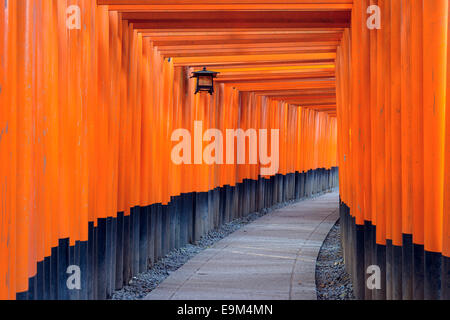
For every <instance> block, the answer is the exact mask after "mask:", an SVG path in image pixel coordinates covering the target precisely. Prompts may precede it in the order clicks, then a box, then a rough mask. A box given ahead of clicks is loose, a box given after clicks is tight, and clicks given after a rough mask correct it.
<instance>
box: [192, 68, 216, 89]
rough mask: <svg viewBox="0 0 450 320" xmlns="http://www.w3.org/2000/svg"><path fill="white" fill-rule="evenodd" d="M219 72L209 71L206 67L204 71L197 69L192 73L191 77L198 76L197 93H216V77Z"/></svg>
mask: <svg viewBox="0 0 450 320" xmlns="http://www.w3.org/2000/svg"><path fill="white" fill-rule="evenodd" d="M217 74H219V72H215V71H208V70H206V67H204V68H203V70H202V71H197V72H193V73H192V77H191V78H197V89H196V90H195V94H197V93H199V92H200V91H206V92H209V94H211V95H212V94H213V93H214V78H216V77H217Z"/></svg>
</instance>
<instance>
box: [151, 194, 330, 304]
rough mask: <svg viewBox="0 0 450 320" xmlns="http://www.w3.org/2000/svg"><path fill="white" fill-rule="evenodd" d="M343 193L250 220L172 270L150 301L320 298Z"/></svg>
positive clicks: (303, 202) (327, 195) (319, 198)
mask: <svg viewBox="0 0 450 320" xmlns="http://www.w3.org/2000/svg"><path fill="white" fill-rule="evenodd" d="M338 201H339V196H338V194H337V193H329V194H326V195H323V196H320V197H317V198H315V199H310V200H305V201H301V202H298V203H296V204H294V205H292V206H288V207H285V208H282V209H279V210H276V211H273V212H272V213H270V214H268V215H266V216H264V217H262V218H260V219H258V220H256V221H254V222H252V223H250V224H249V225H247V226H245V227H243V228H242V229H240V230H238V231H236V232H235V233H233V234H232V235H230V236H228V237H227V238H225V239H223V240H221V241H219V242H218V243H216V244H215V245H214V246H213V247H211V248H209V249H206V250H205V251H203V252H201V253H200V254H198V255H197V256H195V257H194V258H192V259H191V260H190V261H188V262H187V263H186V264H185V265H184V266H183V267H181V268H180V269H178V270H177V271H175V272H174V273H172V274H171V275H170V276H169V277H168V278H167V279H166V280H165V281H164V282H162V283H161V284H160V285H159V287H158V288H156V289H155V290H154V291H152V292H151V293H150V294H149V295H148V296H147V297H146V299H147V300H166V299H174V300H241V299H242V300H290V299H292V300H315V299H316V285H315V265H316V258H317V255H318V253H319V250H320V247H321V245H322V242H323V241H324V239H325V238H326V236H327V234H328V232H329V230H330V229H331V227H332V226H333V225H334V223H335V222H336V221H337V219H338V217H339V213H338Z"/></svg>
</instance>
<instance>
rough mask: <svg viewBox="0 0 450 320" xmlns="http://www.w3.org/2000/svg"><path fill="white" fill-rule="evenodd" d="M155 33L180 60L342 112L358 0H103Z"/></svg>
mask: <svg viewBox="0 0 450 320" xmlns="http://www.w3.org/2000/svg"><path fill="white" fill-rule="evenodd" d="M97 2H98V4H100V5H109V9H110V10H114V11H118V12H120V14H121V16H122V19H124V20H127V21H129V23H132V24H133V27H134V28H135V29H136V30H137V31H138V32H141V33H142V34H143V36H145V37H149V38H150V39H151V40H152V41H153V43H154V45H155V46H156V47H157V48H158V50H159V51H160V53H161V54H162V55H163V56H164V57H165V58H172V59H173V61H174V64H175V66H191V67H194V68H195V70H198V69H200V68H201V67H203V66H208V67H209V69H211V70H214V71H218V72H220V75H219V77H218V80H217V81H219V82H225V83H227V84H230V85H232V86H233V87H236V88H237V89H238V90H240V91H250V92H255V93H256V94H258V95H265V96H270V97H271V98H275V99H279V100H282V101H285V102H288V103H289V104H292V105H299V106H302V107H308V108H312V109H315V110H319V111H323V112H327V113H329V114H330V115H332V116H333V115H335V113H336V81H335V57H336V50H337V46H338V44H339V42H340V40H341V37H342V34H343V31H344V29H345V28H347V27H349V26H350V20H351V9H352V2H353V1H352V0H282V1H275V0H268V1H267V0H266V1H264V0H240V1H238V0H221V1H218V0H156V1H152V0H97Z"/></svg>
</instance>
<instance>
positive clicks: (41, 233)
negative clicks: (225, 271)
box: [0, 0, 450, 299]
mask: <svg viewBox="0 0 450 320" xmlns="http://www.w3.org/2000/svg"><path fill="white" fill-rule="evenodd" d="M371 5H376V6H377V7H370V8H368V7H369V6H371ZM73 6H76V7H73ZM77 8H79V9H80V10H77ZM448 10H449V3H448V0H395V1H394V0H392V1H391V0H378V1H377V0H370V1H369V0H354V1H352V0H320V1H313V0H284V1H282V3H281V2H277V1H263V0H246V1H236V0H222V1H213V0H186V1H183V0H164V1H162V0H161V1H159V0H154V1H149V0H148V1H146V0H97V1H92V0H58V1H44V0H41V1H39V0H14V1H11V0H6V1H0V298H1V299H104V298H107V297H108V296H110V295H111V293H112V292H113V291H114V290H115V289H119V288H121V287H122V286H123V285H124V284H126V283H128V281H129V280H130V279H131V277H132V276H133V275H135V274H137V273H139V272H142V271H144V270H146V269H147V267H148V266H149V265H151V264H152V263H154V262H155V261H156V260H157V259H159V258H161V257H162V256H164V255H165V254H166V253H168V252H169V251H170V250H172V249H174V248H179V247H181V246H184V245H185V244H187V243H189V242H195V241H196V240H198V239H199V238H200V237H201V236H202V235H204V234H205V233H206V232H208V231H209V230H211V229H214V228H216V227H218V226H219V225H221V224H223V223H227V222H229V221H231V220H232V219H235V218H238V217H242V216H245V215H247V214H248V213H250V212H254V211H258V210H262V209H263V208H267V207H271V206H273V205H275V204H277V203H280V202H284V201H287V200H292V199H300V198H304V197H311V196H312V195H313V194H318V193H322V192H326V191H329V190H331V189H333V188H335V187H337V186H338V185H339V188H340V197H341V202H340V214H341V226H342V227H341V228H342V242H343V246H344V256H345V262H346V267H347V270H348V271H349V273H350V274H351V278H352V282H353V284H354V288H355V294H356V296H357V297H358V298H360V299H412V298H413V299H423V298H425V299H439V298H443V299H449V298H450V267H449V266H450V260H449V257H450V219H449V218H450V183H448V182H450V112H447V114H445V109H446V105H447V104H448V103H449V101H450V99H446V96H447V91H448V90H449V88H450V80H449V81H447V78H448V76H449V74H450V72H449V70H450V69H449V68H448V67H450V64H448V63H447V61H448V59H449V57H450V54H448V52H447V43H448V36H449V34H448V32H447V30H448ZM449 53H450V52H449ZM203 66H206V67H207V68H208V70H213V71H217V72H220V74H219V75H218V77H217V79H216V81H215V93H214V94H213V95H209V94H208V93H199V94H194V92H195V79H191V78H190V76H191V74H192V72H193V71H198V70H200V69H202V68H203ZM196 121H197V122H196ZM200 121H201V124H202V126H201V129H200V130H201V131H200V142H199V143H198V142H197V143H198V144H197V145H195V143H194V146H192V154H194V151H195V150H194V148H200V152H201V150H202V148H204V149H205V150H206V148H207V146H208V145H209V143H210V141H208V139H204V140H205V141H203V142H202V139H201V134H202V132H206V130H207V129H209V128H217V129H219V130H221V132H225V130H226V129H237V128H241V129H243V130H247V129H252V128H253V129H255V130H258V131H259V132H262V131H261V130H262V129H267V130H268V132H272V131H271V130H272V129H278V130H279V131H278V133H279V137H278V138H279V140H278V141H279V152H278V153H279V157H278V159H279V166H278V171H275V172H274V173H273V174H272V175H265V174H261V173H262V172H263V170H262V169H263V168H264V167H266V164H267V163H268V162H257V164H254V163H251V162H248V161H247V162H246V163H247V164H242V163H241V164H233V162H232V163H229V162H227V163H226V164H220V163H219V161H218V157H217V158H216V160H217V161H216V162H215V163H214V162H213V163H212V164H206V163H205V162H204V161H200V162H195V163H194V162H192V163H191V164H189V163H182V164H175V163H174V162H173V161H171V150H172V148H173V147H174V146H175V145H176V144H177V143H178V142H177V141H172V139H171V138H172V136H171V135H172V132H173V131H174V130H176V129H180V128H181V129H183V128H184V129H187V130H189V132H193V131H194V126H195V123H198V122H200ZM193 135H194V134H193ZM260 137H261V135H260ZM273 137H274V136H273V135H270V134H268V135H267V140H268V141H269V145H272V144H275V142H276V141H275V140H273V139H274V138H273ZM250 145H251V144H250V143H247V144H246V146H245V149H246V150H241V149H239V150H237V149H235V152H234V153H235V156H236V155H237V154H238V153H239V152H245V151H250V150H249V148H250ZM241 147H242V145H241ZM235 148H236V147H235ZM186 152H187V151H186ZM216 152H218V151H217V150H216ZM219 153H220V152H219ZM219 153H218V154H219ZM269 153H270V148H269ZM216 155H217V154H216ZM241 155H242V154H241ZM222 156H225V155H224V154H222ZM273 156H274V155H273ZM272 158H274V157H272ZM197 160H198V159H197ZM200 160H202V159H200ZM219 160H220V159H219ZM272 160H273V159H272ZM234 163H236V161H235V162H234ZM248 163H251V164H248ZM338 167H339V172H340V174H339V176H338V170H337V168H338ZM445 181H446V182H447V183H444V182H445ZM369 266H378V267H379V270H380V275H381V281H380V285H379V287H376V288H375V289H374V290H369V289H368V287H367V286H366V279H367V278H368V277H369V275H368V274H367V272H366V271H367V268H368V267H369ZM77 268H78V270H76V269H77ZM77 271H78V274H79V275H80V278H79V283H78V284H77V281H76V279H75V281H73V283H72V282H70V281H68V280H69V279H68V277H69V276H71V275H76V272H77ZM70 283H72V284H73V285H74V287H70V285H68V284H70ZM78 285H80V286H78Z"/></svg>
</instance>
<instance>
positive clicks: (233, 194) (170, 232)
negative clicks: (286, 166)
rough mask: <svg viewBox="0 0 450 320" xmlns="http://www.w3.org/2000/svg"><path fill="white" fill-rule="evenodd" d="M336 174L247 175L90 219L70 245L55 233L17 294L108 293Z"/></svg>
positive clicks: (328, 184)
mask: <svg viewBox="0 0 450 320" xmlns="http://www.w3.org/2000/svg"><path fill="white" fill-rule="evenodd" d="M338 180H339V179H338V168H332V169H329V170H325V169H317V170H310V171H308V172H302V173H300V172H296V173H290V174H286V175H281V174H278V175H276V176H272V177H270V178H269V179H265V178H259V179H258V180H250V179H246V180H244V181H243V182H242V183H239V184H237V185H236V186H233V187H232V186H228V185H226V186H224V187H222V188H216V189H214V190H210V191H208V192H194V193H189V194H182V195H179V196H176V197H172V198H171V201H170V203H168V204H167V205H162V204H153V205H150V206H146V207H140V206H136V207H133V208H131V209H130V214H129V215H125V214H124V213H123V212H119V213H118V214H117V216H116V217H108V218H102V219H98V220H97V223H96V224H95V225H94V222H89V225H88V240H87V241H77V242H76V243H75V245H73V246H71V245H70V241H69V239H60V240H59V245H58V247H55V248H52V250H51V256H49V257H46V258H45V259H44V260H43V261H40V262H38V264H37V274H36V276H34V277H32V278H30V279H29V290H28V291H27V292H21V293H18V294H17V295H16V298H17V299H20V300H56V299H62V300H78V299H81V300H104V299H107V298H109V297H110V296H111V295H112V293H113V292H114V291H115V290H118V289H121V288H122V287H123V286H124V285H126V284H128V283H129V281H130V280H131V278H132V277H133V276H134V275H136V274H138V273H141V272H144V271H146V270H147V269H148V268H149V267H151V266H152V265H153V264H154V263H155V262H156V261H158V260H159V259H161V258H162V257H164V256H165V255H166V254H168V253H169V252H170V251H172V250H174V249H178V248H181V247H183V246H185V245H186V244H188V243H195V242H196V241H198V240H199V239H200V238H201V237H202V236H204V235H205V234H207V233H208V232H209V231H211V230H214V229H216V228H218V227H220V226H221V225H223V224H226V223H228V222H230V221H232V220H234V219H237V218H240V217H245V216H246V215H248V214H250V213H252V212H256V211H261V210H263V209H265V208H270V207H272V206H274V205H276V204H278V203H282V202H286V201H290V200H300V199H302V198H308V197H311V196H313V195H317V194H321V193H323V192H328V191H330V190H332V189H335V188H337V186H338ZM70 266H72V267H73V266H75V269H73V268H72V269H71V268H69V267H70ZM68 272H69V273H68ZM77 278H78V279H79V281H78V282H77V280H76V279H77ZM68 282H70V283H69V285H68ZM78 285H79V287H78Z"/></svg>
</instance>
